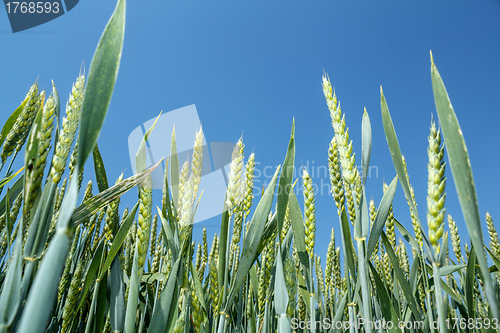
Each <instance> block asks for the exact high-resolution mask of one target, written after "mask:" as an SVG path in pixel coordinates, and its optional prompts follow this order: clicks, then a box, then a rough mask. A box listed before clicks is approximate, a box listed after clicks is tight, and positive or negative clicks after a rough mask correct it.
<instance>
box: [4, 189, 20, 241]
mask: <svg viewBox="0 0 500 333" xmlns="http://www.w3.org/2000/svg"><path fill="white" fill-rule="evenodd" d="M22 203H23V194H22V193H19V195H18V196H17V197H16V200H15V201H14V203H13V204H12V207H11V209H10V223H12V225H13V224H14V223H15V222H16V220H17V216H18V214H19V211H20V210H21V205H22ZM5 214H7V213H6V212H4V213H3V214H2V216H0V230H4V228H5V223H6V222H7V219H6V215H5ZM5 238H7V234H5Z"/></svg>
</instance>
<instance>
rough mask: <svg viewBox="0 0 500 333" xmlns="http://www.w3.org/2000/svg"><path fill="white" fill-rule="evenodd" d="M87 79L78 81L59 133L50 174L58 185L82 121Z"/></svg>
mask: <svg viewBox="0 0 500 333" xmlns="http://www.w3.org/2000/svg"><path fill="white" fill-rule="evenodd" d="M84 89H85V77H84V76H83V75H80V76H79V77H78V78H77V79H76V82H75V84H74V85H73V88H72V89H71V94H70V95H69V102H68V103H67V104H66V117H65V118H63V121H62V128H61V130H60V132H59V139H58V140H57V143H56V150H55V153H54V156H53V158H52V169H51V170H50V174H51V176H52V181H53V182H54V183H55V184H57V183H59V181H60V180H61V176H62V174H63V173H64V169H65V168H66V162H67V159H68V156H69V151H70V149H71V145H72V144H73V141H74V139H75V133H76V129H77V128H78V122H79V120H80V111H81V107H82V102H83V96H84V93H85V90H84Z"/></svg>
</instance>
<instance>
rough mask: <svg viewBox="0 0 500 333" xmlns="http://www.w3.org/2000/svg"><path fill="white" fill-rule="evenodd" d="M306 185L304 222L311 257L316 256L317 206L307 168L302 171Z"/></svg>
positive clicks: (307, 248)
mask: <svg viewBox="0 0 500 333" xmlns="http://www.w3.org/2000/svg"><path fill="white" fill-rule="evenodd" d="M302 184H303V186H304V224H305V242H306V251H307V253H308V254H309V257H311V258H313V256H314V241H315V236H316V206H315V201H316V200H315V199H314V188H313V182H312V179H311V177H310V176H309V173H308V172H307V170H306V169H304V170H303V172H302Z"/></svg>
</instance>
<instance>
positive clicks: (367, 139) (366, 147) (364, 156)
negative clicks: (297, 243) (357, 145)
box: [361, 108, 372, 185]
mask: <svg viewBox="0 0 500 333" xmlns="http://www.w3.org/2000/svg"><path fill="white" fill-rule="evenodd" d="M361 136H362V141H361V168H362V169H361V171H362V175H363V185H364V184H365V183H366V178H367V177H368V168H369V166H370V155H371V152H372V125H371V123H370V117H369V116H368V112H366V108H365V111H364V112H363V120H362V122H361Z"/></svg>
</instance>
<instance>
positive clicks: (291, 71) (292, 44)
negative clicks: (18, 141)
mask: <svg viewBox="0 0 500 333" xmlns="http://www.w3.org/2000/svg"><path fill="white" fill-rule="evenodd" d="M114 5H115V3H114V1H91V0H87V1H85V0H82V1H80V3H79V4H78V6H76V7H75V8H74V9H73V10H72V11H70V12H69V13H67V14H65V15H63V16H62V17H60V18H58V19H56V20H54V21H51V22H49V23H46V24H44V25H41V26H39V27H36V28H33V29H30V30H27V31H24V32H19V33H16V34H13V33H12V32H11V30H10V26H9V23H8V20H7V15H6V11H5V10H4V9H3V8H2V9H0V40H1V52H0V73H1V75H0V100H1V101H2V111H1V113H0V123H3V122H4V121H5V120H6V119H7V117H8V115H9V114H10V113H11V112H12V111H13V110H14V109H15V108H16V107H17V106H18V105H19V103H20V101H21V100H22V99H23V97H24V95H25V93H26V91H27V90H28V89H29V87H30V85H31V84H32V83H33V82H34V81H35V80H36V79H37V78H38V82H39V85H40V87H41V88H45V89H50V80H51V79H53V80H54V82H55V83H56V86H57V88H58V90H59V94H60V96H61V101H62V102H64V103H65V101H66V99H67V96H68V94H69V92H70V88H71V85H72V83H73V82H74V80H75V79H76V77H77V75H78V72H79V70H80V67H81V65H82V63H83V62H84V63H85V67H86V68H88V67H89V65H90V61H91V59H92V55H93V52H94V50H95V47H96V45H97V42H98V40H99V37H100V35H101V32H102V30H103V28H104V26H105V25H106V22H107V20H108V18H109V16H110V15H111V13H112V11H113V9H114ZM499 33H500V4H499V3H498V2H496V1H493V0H490V1H487V0H485V1H481V2H474V3H472V2H469V1H439V2H433V1H420V2H418V3H417V2H410V1H340V0H323V1H304V0H301V1H297V0H294V1H281V0H280V1H278V0H276V1H268V2H265V1H247V0H244V1H222V0H216V1H197V0H189V1H178V0H173V1H147V2H143V1H128V4H127V22H126V32H125V44H124V49H123V56H122V62H121V67H120V72H119V75H118V81H117V84H116V87H115V92H114V95H113V98H112V101H111V105H110V109H109V113H108V116H107V118H106V121H105V123H104V127H103V130H102V133H101V136H100V138H99V147H100V150H101V153H102V155H103V159H104V163H105V166H106V169H107V172H108V178H109V180H110V182H112V181H114V180H115V179H116V178H117V177H118V175H119V174H120V173H121V172H122V171H124V173H125V176H126V177H129V176H131V175H132V169H131V165H130V158H129V154H128V142H127V139H128V136H129V134H130V133H131V132H132V131H133V129H135V128H136V127H137V126H139V125H141V124H142V123H144V122H145V121H148V120H150V119H151V118H153V117H155V116H157V115H158V114H159V112H160V111H161V110H164V112H168V111H170V110H174V109H177V108H181V107H184V106H187V105H191V104H195V105H196V107H197V110H198V113H199V117H200V119H201V122H202V124H203V130H204V133H205V136H206V139H207V141H209V142H211V141H212V142H213V141H225V142H227V141H230V142H236V141H237V140H238V138H239V137H240V136H241V135H242V134H243V138H244V142H245V145H246V151H247V156H248V155H249V153H250V152H251V151H254V152H255V154H256V159H257V161H258V162H259V163H260V167H262V168H263V167H264V166H267V165H270V166H277V165H278V164H280V163H282V161H283V158H284V155H285V152H286V148H287V144H288V140H289V134H290V126H291V123H292V117H295V121H296V139H297V145H296V149H297V150H296V165H297V166H302V165H308V166H312V165H313V164H314V165H315V166H321V165H326V158H327V149H328V144H329V142H330V140H331V138H332V136H333V129H332V127H331V124H330V116H329V112H328V109H327V107H326V104H325V100H324V97H323V93H322V89H321V75H322V74H323V70H324V71H326V72H327V73H328V74H329V76H330V78H331V81H332V84H333V85H334V86H335V88H336V92H337V96H338V98H339V100H340V102H341V105H342V110H343V111H344V112H345V114H346V122H347V126H349V128H350V137H351V139H352V140H353V141H354V149H355V151H356V154H357V155H356V156H359V155H360V151H361V131H360V128H361V116H362V113H363V107H366V108H367V111H368V113H369V115H370V119H371V123H372V130H373V150H372V160H371V165H373V166H375V167H376V169H377V170H378V174H375V172H374V171H373V174H372V177H371V178H370V179H369V180H368V184H367V195H368V196H369V197H373V198H374V200H375V201H376V203H377V204H378V202H379V201H380V199H381V196H382V182H383V180H385V181H386V182H387V183H389V182H390V181H391V180H392V178H393V177H394V176H395V171H394V167H393V165H392V161H391V157H390V153H389V150H388V148H387V143H386V140H385V135H384V131H383V127H382V121H381V111H380V94H379V86H380V85H382V86H383V88H384V93H385V96H386V98H387V101H388V104H389V108H390V111H391V114H392V117H393V121H394V124H395V127H396V132H397V134H398V137H399V142H400V145H401V149H402V152H403V154H404V155H405V157H406V159H407V163H408V169H409V173H410V177H411V178H410V180H411V182H412V185H413V187H414V189H415V194H416V198H417V204H418V207H419V214H420V216H421V219H422V220H423V221H425V208H426V190H427V153H426V149H427V136H428V133H429V126H430V121H431V114H434V118H435V119H436V118H437V117H436V115H435V106H434V101H433V94H432V86H431V81H430V61H429V50H432V51H433V54H434V59H435V62H436V65H437V66H438V69H439V70H440V73H441V76H442V77H443V80H444V82H445V84H446V87H447V89H448V93H449V95H450V97H451V100H452V102H453V105H454V108H455V112H456V113H457V116H458V119H459V122H460V125H461V127H462V131H463V133H464V135H465V139H466V143H467V147H468V150H469V154H470V158H471V164H472V169H473V172H474V176H475V181H476V189H477V194H478V199H479V208H480V213H481V216H482V218H483V220H484V215H485V213H486V212H487V211H489V212H490V214H491V215H492V216H493V219H494V220H496V221H497V225H498V220H499V219H500V208H499V205H498V203H499V200H500V176H499V173H498V165H500V154H498V153H499V148H498V147H499V144H500V134H498V131H497V128H498V124H499V123H500V115H499V112H498V111H499V106H498V101H497V96H498V91H499V90H500V64H499V62H498V59H500V47H499V45H500V43H499V36H500V34H499ZM166 135H169V134H166ZM358 161H359V158H358ZM90 170H91V169H90V167H89V168H87V173H86V179H92V178H93V174H92V173H91V172H89V171H90ZM447 176H448V183H447V193H448V195H447V201H446V207H447V209H448V212H449V213H451V214H452V216H453V217H454V218H455V220H456V221H457V223H458V226H459V232H460V233H461V235H462V238H463V239H464V240H465V239H468V236H467V230H466V228H465V224H464V223H463V217H462V214H461V210H460V207H459V204H458V200H457V196H456V192H455V190H454V185H453V182H452V177H451V172H450V170H449V169H448V170H447ZM313 180H314V181H315V182H316V183H318V184H321V182H323V183H327V182H328V179H327V178H324V177H313ZM155 195H156V199H155V200H156V203H157V204H158V205H159V204H160V197H161V193H160V192H159V191H157V192H155ZM135 197H136V192H135V191H132V192H131V193H128V194H127V195H126V196H125V197H124V199H123V201H124V204H126V205H128V206H131V205H132V203H133V201H134V200H135ZM394 210H395V217H396V218H397V219H398V220H400V221H401V222H402V223H403V224H404V225H405V226H407V227H408V228H410V229H411V222H410V216H409V213H408V208H407V204H406V201H405V199H404V194H403V191H402V190H401V188H400V187H398V191H397V192H396V199H395V202H394ZM316 211H317V219H318V221H317V252H318V253H320V254H321V255H322V256H323V255H324V254H325V253H326V247H327V245H328V241H329V237H330V230H331V228H332V227H334V228H336V229H338V219H337V214H336V209H335V205H334V204H333V200H332V198H331V196H330V195H329V194H328V193H319V195H318V196H317V199H316ZM483 222H484V221H483ZM216 224H217V223H216V221H211V222H210V223H209V224H207V225H208V226H210V230H212V232H215V231H216V229H217V228H216ZM202 225H203V224H202V223H200V224H199V226H200V227H201V226H202ZM196 226H197V227H196V228H195V234H196V235H199V234H200V230H201V228H198V225H196ZM337 234H338V232H337ZM339 236H340V235H337V244H340V238H339ZM486 240H488V238H487V237H486Z"/></svg>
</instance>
